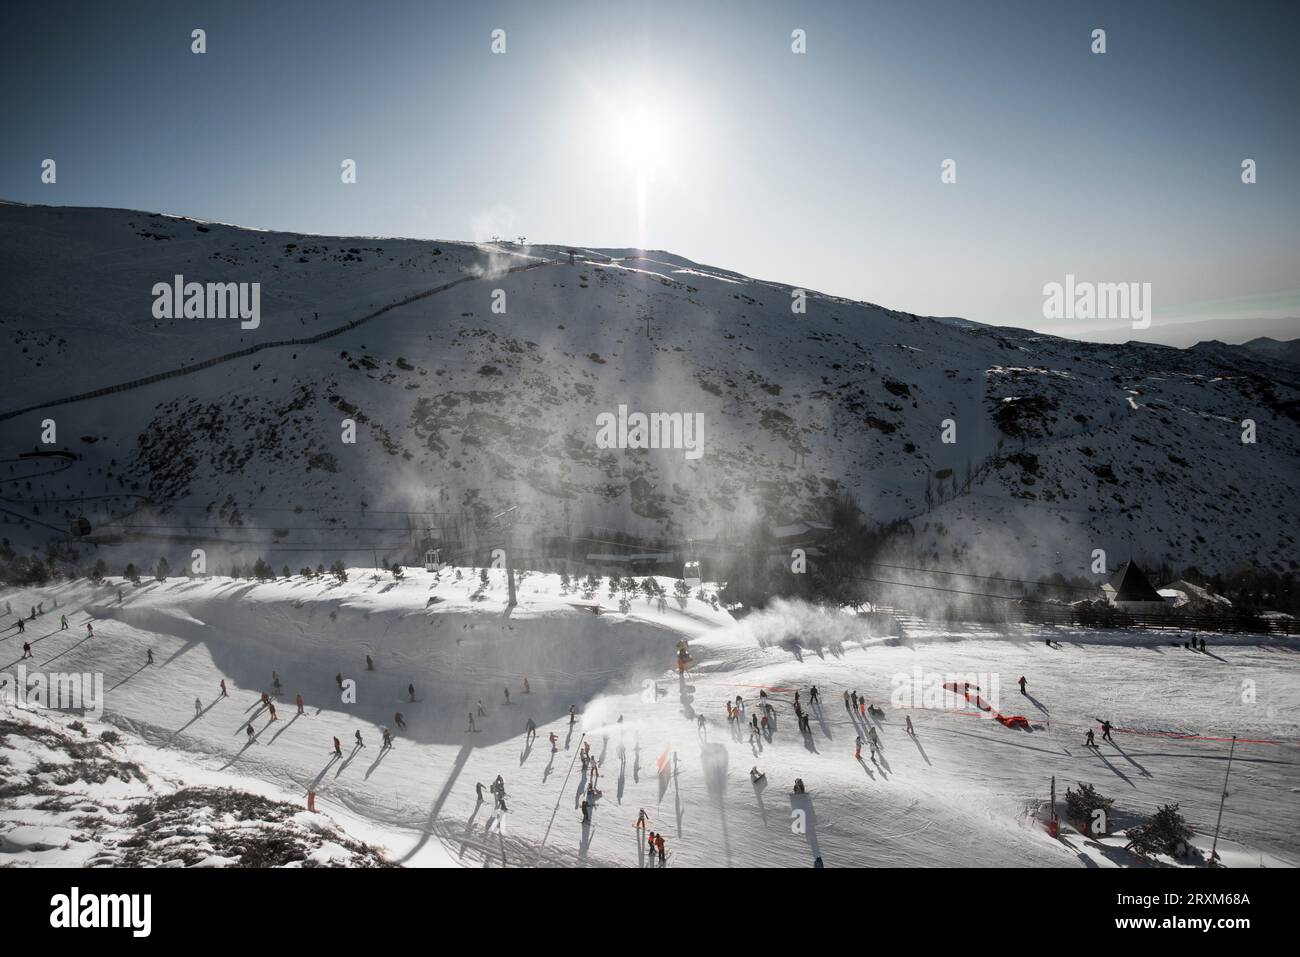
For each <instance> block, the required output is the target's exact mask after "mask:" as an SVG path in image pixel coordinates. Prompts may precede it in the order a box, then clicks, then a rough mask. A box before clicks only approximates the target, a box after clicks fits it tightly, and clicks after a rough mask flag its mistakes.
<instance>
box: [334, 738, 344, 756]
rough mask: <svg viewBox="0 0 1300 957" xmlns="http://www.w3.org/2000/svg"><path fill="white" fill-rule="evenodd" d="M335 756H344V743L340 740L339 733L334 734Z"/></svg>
mask: <svg viewBox="0 0 1300 957" xmlns="http://www.w3.org/2000/svg"><path fill="white" fill-rule="evenodd" d="M334 756H335V757H336V758H341V757H343V744H342V742H340V741H339V738H338V735H335V736H334Z"/></svg>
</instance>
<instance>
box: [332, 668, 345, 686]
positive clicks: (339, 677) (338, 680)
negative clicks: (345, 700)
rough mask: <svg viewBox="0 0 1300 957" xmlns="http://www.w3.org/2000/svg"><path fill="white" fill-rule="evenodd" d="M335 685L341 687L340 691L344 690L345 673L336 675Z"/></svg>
mask: <svg viewBox="0 0 1300 957" xmlns="http://www.w3.org/2000/svg"><path fill="white" fill-rule="evenodd" d="M334 683H335V684H336V685H338V686H339V689H340V690H342V688H343V672H341V671H340V672H339V673H338V674H336V675H335V676H334Z"/></svg>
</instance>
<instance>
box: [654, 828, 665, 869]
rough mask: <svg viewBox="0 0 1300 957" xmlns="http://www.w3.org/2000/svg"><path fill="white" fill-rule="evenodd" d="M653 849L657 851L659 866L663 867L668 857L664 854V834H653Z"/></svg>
mask: <svg viewBox="0 0 1300 957" xmlns="http://www.w3.org/2000/svg"><path fill="white" fill-rule="evenodd" d="M655 849H656V850H657V851H658V852H659V866H660V867H663V866H664V861H666V860H667V859H668V858H667V856H666V855H665V854H664V836H663V835H662V834H656V835H655Z"/></svg>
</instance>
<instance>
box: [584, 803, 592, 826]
mask: <svg viewBox="0 0 1300 957" xmlns="http://www.w3.org/2000/svg"><path fill="white" fill-rule="evenodd" d="M590 823H591V805H590V804H588V803H587V801H586V799H585V798H584V799H583V801H582V826H583V827H586V826H587V825H588V824H590Z"/></svg>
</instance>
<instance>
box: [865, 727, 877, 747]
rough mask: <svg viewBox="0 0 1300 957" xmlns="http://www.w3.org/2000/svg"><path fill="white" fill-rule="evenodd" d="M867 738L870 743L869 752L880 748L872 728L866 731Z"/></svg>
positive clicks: (874, 730)
mask: <svg viewBox="0 0 1300 957" xmlns="http://www.w3.org/2000/svg"><path fill="white" fill-rule="evenodd" d="M867 738H868V739H870V741H871V750H872V751H873V752H874V751H875V750H876V748H878V747H880V737H879V736H878V735H877V734H876V729H875V728H874V727H873V728H868V729H867Z"/></svg>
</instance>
